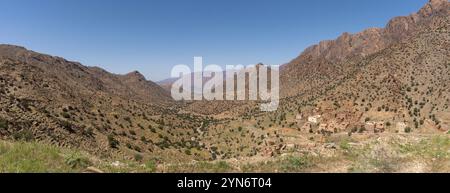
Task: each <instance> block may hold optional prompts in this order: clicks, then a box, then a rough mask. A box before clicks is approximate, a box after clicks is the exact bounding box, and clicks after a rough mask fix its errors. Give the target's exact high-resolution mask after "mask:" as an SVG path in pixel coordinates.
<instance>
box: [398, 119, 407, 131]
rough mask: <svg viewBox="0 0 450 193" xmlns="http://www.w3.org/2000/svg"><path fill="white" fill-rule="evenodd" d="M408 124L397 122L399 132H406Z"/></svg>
mask: <svg viewBox="0 0 450 193" xmlns="http://www.w3.org/2000/svg"><path fill="white" fill-rule="evenodd" d="M406 127H407V125H406V123H405V122H398V123H397V131H398V132H399V133H405V129H406Z"/></svg>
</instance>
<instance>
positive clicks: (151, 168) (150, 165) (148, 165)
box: [145, 161, 156, 172]
mask: <svg viewBox="0 0 450 193" xmlns="http://www.w3.org/2000/svg"><path fill="white" fill-rule="evenodd" d="M145 169H146V170H147V171H148V172H155V171H156V163H155V161H148V162H146V163H145Z"/></svg>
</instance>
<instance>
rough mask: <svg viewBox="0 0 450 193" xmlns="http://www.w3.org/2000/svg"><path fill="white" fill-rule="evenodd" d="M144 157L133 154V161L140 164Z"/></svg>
mask: <svg viewBox="0 0 450 193" xmlns="http://www.w3.org/2000/svg"><path fill="white" fill-rule="evenodd" d="M143 158H144V157H143V156H142V155H141V154H140V153H136V154H134V160H136V161H138V162H140V161H142V159H143Z"/></svg>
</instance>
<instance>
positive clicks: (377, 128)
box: [365, 121, 385, 133]
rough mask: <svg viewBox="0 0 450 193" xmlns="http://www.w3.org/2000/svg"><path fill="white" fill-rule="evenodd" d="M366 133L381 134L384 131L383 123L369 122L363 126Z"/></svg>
mask: <svg viewBox="0 0 450 193" xmlns="http://www.w3.org/2000/svg"><path fill="white" fill-rule="evenodd" d="M365 129H366V131H367V132H373V133H383V132H384V131H385V126H384V122H381V121H380V122H376V121H369V122H367V123H366V125H365Z"/></svg>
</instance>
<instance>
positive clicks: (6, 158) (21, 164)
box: [0, 134, 450, 173]
mask: <svg viewBox="0 0 450 193" xmlns="http://www.w3.org/2000/svg"><path fill="white" fill-rule="evenodd" d="M324 151H325V152H326V153H323V152H324ZM321 152H322V153H321ZM0 172H2V173H4V172H10V173H24V172H25V173H30V172H31V173H41V172H56V173H79V172H111V173H124V172H139V173H147V172H214V173H216V172H283V173H284V172H288V173H289V172H450V138H449V136H448V135H445V134H444V135H440V136H429V137H423V138H414V139H409V138H408V139H405V138H403V137H399V136H396V137H393V136H389V137H382V138H378V139H374V140H370V141H367V142H364V143H353V142H352V141H351V139H348V138H343V139H339V140H338V141H337V146H336V147H332V148H329V149H320V151H315V150H314V151H310V152H306V153H305V152H303V153H299V152H292V153H289V154H284V155H281V156H279V157H276V158H266V159H264V160H261V161H254V160H253V161H252V158H249V159H245V160H224V161H214V162H195V161H193V162H192V163H183V164H159V165H157V164H156V163H155V162H146V163H139V162H137V161H125V160H121V161H120V162H119V161H111V160H101V159H98V158H96V157H94V156H92V155H89V154H87V153H84V152H80V151H77V150H71V149H67V148H59V147H54V146H51V145H46V144H42V143H39V142H7V141H0Z"/></svg>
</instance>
